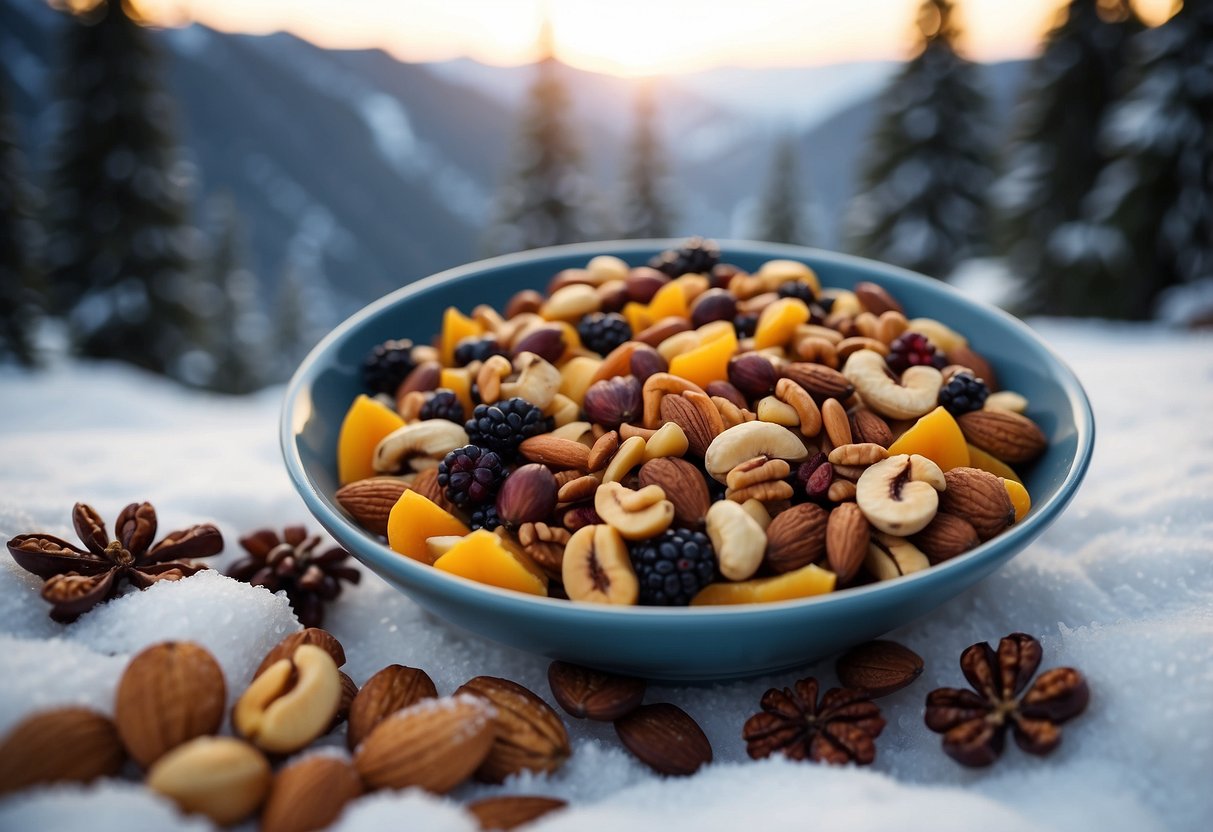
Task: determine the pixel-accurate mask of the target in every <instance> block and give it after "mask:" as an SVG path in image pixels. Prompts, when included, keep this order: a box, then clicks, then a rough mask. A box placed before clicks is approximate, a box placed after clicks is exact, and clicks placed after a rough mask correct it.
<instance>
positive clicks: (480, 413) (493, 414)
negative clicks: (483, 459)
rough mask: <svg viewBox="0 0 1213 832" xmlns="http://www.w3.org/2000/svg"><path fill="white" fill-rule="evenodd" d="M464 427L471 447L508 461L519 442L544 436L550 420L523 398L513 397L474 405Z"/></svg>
mask: <svg viewBox="0 0 1213 832" xmlns="http://www.w3.org/2000/svg"><path fill="white" fill-rule="evenodd" d="M464 428H465V429H466V430H467V432H468V438H469V439H470V440H471V441H472V443H473V444H475V445H479V446H481V447H482V448H487V449H488V450H491V451H496V452H497V453H498V454H500V455H501V457H502V458H504V459H507V460H511V461H512V460H513V459H514V456H515V455H516V454H517V453H518V446H519V445H520V444H522V440H524V439H527V438H529V437H531V436H538V435H539V434H541V433H547V432H548V431H550V430H551V429H552V420H551V419H549V418H547V417H545V416H544V415H543V411H542V410H540V409H539V408H537V407H535V405H533V404H531V403H530V402H528V401H527V400H526V399H520V398H513V399H505V400H504V401H500V402H497V403H496V404H478V405H476V409H475V410H473V411H472V418H471V419H468V421H467V423H466V424H465V425H464Z"/></svg>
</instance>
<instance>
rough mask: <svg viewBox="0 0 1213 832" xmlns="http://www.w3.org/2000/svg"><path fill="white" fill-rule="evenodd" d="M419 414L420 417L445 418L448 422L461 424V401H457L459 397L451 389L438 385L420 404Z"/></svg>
mask: <svg viewBox="0 0 1213 832" xmlns="http://www.w3.org/2000/svg"><path fill="white" fill-rule="evenodd" d="M419 415H420V416H421V418H422V419H446V420H447V421H448V422H455V423H456V424H459V425H462V424H463V418H464V413H463V402H461V401H459V397H458V396H456V395H455V392H454V391H453V390H447V389H446V388H445V387H440V388H439V389H437V390H435V391H434V395H432V396H430V397H429V399H427V400H426V403H425V404H424V405H422V406H421V413H420V414H419Z"/></svg>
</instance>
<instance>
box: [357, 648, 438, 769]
mask: <svg viewBox="0 0 1213 832" xmlns="http://www.w3.org/2000/svg"><path fill="white" fill-rule="evenodd" d="M437 696H438V689H437V688H436V687H434V680H433V679H431V678H430V677H429V675H428V674H427V673H426V672H425V671H424V670H419V669H418V668H415V667H405V666H404V665H399V664H393V665H388V666H387V667H385V668H383V670H380V671H379V672H378V673H376V674H375V675H374V676H372V677H371V678H369V679H367V680H366V684H364V685H363V686H362V689H361V690H359V691H358V695H357V696H355V697H354V701H353V703H351V705H350V717H349V726H348V727H347V732H346V737H345V740H346V744H347V745H348V746H349V747H350V750H351V751H352V750H353V749H355V748H357V747H358V744H359V743H361V742H362V741H363V740H364V739H365V738H366V736H367V735H368V734H370V733H371V731H373V730H375V726H376V725H378V724H379V723H380V722H383V720H385V719H387V718H388V717H389V716H391V715H392V714H394V713H396V712H397V711H400V710H403V709H404V708H407V707H409V706H411V705H415V704H417V703H418V702H420V701H421V700H423V699H434V698H437Z"/></svg>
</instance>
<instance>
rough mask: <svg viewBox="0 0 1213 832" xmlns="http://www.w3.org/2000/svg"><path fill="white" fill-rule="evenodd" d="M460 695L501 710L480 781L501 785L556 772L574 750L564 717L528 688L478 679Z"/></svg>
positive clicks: (490, 678) (479, 773) (493, 678)
mask: <svg viewBox="0 0 1213 832" xmlns="http://www.w3.org/2000/svg"><path fill="white" fill-rule="evenodd" d="M455 693H456V694H460V693H467V694H471V695H473V696H479V697H482V698H483V699H485V700H487V701H488V702H489V703H491V704H492V705H493V707H494V708H496V709H497V716H496V719H495V722H496V724H497V737H496V739H494V740H493V747H492V749H490V751H489V755H488V757H487V758H485V760H484V762H483V763H481V764H480V768H478V769H477V770H476V779H478V780H483V781H485V782H488V783H501V782H502V781H504V780H505V778H507V777H509V776H510V775H512V774H518V773H520V772H523V771H536V772H542V773H549V772H553V771H555V770H556V769H558V768H560V767H561V766H562V765H564V761H565V760H567V759H568V758H569V755H570V754H571V753H572V748H571V747H570V746H569V732H568V730H567V729H566V728H565V727H564V723H563V722H562V721H561V719H560V716H559V715H558V714H557V713H556V712H555V711H554V710H552V707H551V706H550V705H548V703H546V702H544V701H543V700H542V699H540V698H539V697H538V696H536V695H535V694H534V693H532V692H531V691H529V690H528V689H527V688H525V687H523V686H522V685H520V684H518V683H517V682H511V681H510V680H509V679H501V678H498V677H496V676H477V677H476V678H474V679H469V680H468V681H467V682H466V683H464V684H463V685H462V686H461V687H460V688H459V690H457V691H455Z"/></svg>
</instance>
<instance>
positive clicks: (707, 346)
mask: <svg viewBox="0 0 1213 832" xmlns="http://www.w3.org/2000/svg"><path fill="white" fill-rule="evenodd" d="M735 352H737V335H736V333H735V332H734V331H733V328H732V327H731V326H730V327H729V329H728V330H727V331H725V332H722V333H721V334H720V335H718V336H717V337H715V338H714V339H713V340H711V341H708V342H706V343H704V344H701V345H700V346H698V347H696V348H695V349H693V350H689V351H687V352H684V353H682V354H680V355H676V356H674V358H673V360H672V361H670V373H671V374H673V375H676V376H681V377H682V378H685V379H686V380H687V381H693V382H695V383H696V384H698V385H699V386H700V387H707V386H708V385H709V384H711V383H712V382H713V381H725V380H727V379H728V377H729V359H730V358H732V357H733V353H735Z"/></svg>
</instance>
